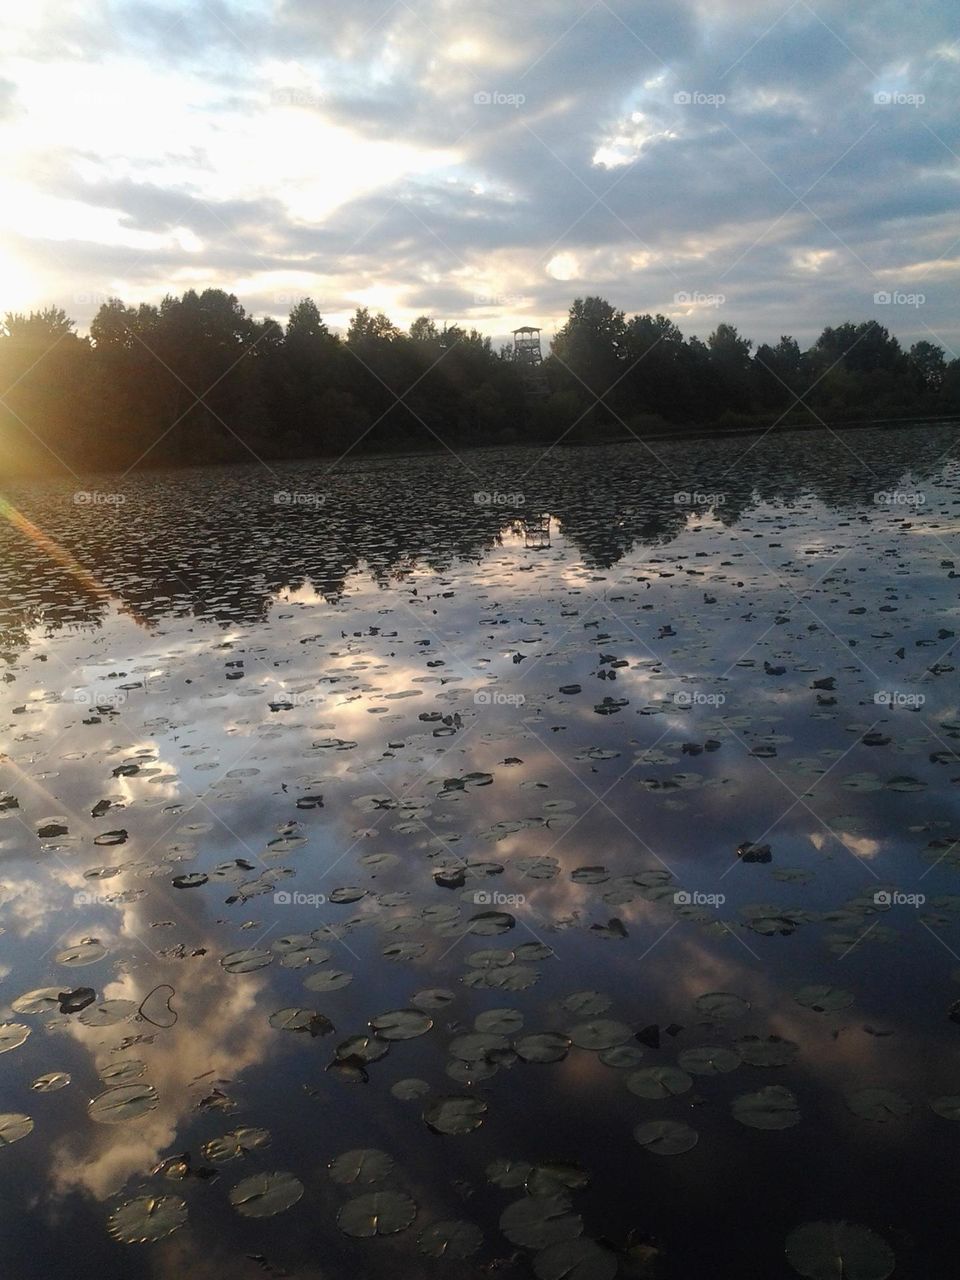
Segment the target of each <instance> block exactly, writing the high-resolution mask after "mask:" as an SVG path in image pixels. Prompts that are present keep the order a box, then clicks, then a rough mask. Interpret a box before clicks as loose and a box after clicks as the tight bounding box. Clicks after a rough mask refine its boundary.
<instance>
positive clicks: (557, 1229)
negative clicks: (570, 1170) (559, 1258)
mask: <svg viewBox="0 0 960 1280" xmlns="http://www.w3.org/2000/svg"><path fill="white" fill-rule="evenodd" d="M500 1230H501V1231H502V1232H503V1234H504V1235H505V1236H506V1237H507V1239H508V1240H509V1241H510V1243H511V1244H517V1245H522V1246H524V1247H525V1248H527V1249H546V1248H547V1247H548V1246H549V1245H552V1244H558V1243H560V1242H561V1241H565V1240H574V1239H576V1237H577V1236H579V1235H580V1234H581V1233H582V1231H583V1222H582V1220H581V1218H580V1215H579V1214H576V1213H571V1212H570V1201H569V1199H568V1198H567V1197H566V1196H564V1195H558V1196H527V1197H525V1198H524V1199H523V1200H516V1201H514V1203H513V1204H511V1205H508V1206H507V1207H506V1209H504V1211H503V1213H502V1214H501V1215H500Z"/></svg>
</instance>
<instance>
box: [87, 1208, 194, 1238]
mask: <svg viewBox="0 0 960 1280" xmlns="http://www.w3.org/2000/svg"><path fill="white" fill-rule="evenodd" d="M186 1220H187V1206H186V1204H185V1203H184V1202H183V1200H181V1199H180V1198H179V1196H138V1197H137V1199H136V1200H128V1201H127V1203H126V1204H124V1205H121V1207H120V1208H119V1209H115V1210H114V1212H113V1213H111V1215H110V1217H109V1219H108V1220H107V1230H108V1231H109V1232H110V1234H111V1235H112V1236H113V1238H114V1239H115V1240H120V1241H121V1242H122V1243H123V1244H149V1243H151V1242H152V1241H154V1240H162V1239H163V1237H164V1236H168V1235H170V1234H171V1232H173V1231H176V1230H177V1228H178V1227H182V1226H183V1224H184V1223H185V1222H186Z"/></svg>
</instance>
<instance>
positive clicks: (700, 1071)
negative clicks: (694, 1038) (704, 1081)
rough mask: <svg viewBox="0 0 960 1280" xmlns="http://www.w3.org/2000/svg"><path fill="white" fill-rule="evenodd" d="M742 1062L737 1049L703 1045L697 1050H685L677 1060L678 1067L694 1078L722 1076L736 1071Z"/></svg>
mask: <svg viewBox="0 0 960 1280" xmlns="http://www.w3.org/2000/svg"><path fill="white" fill-rule="evenodd" d="M742 1061H743V1059H742V1058H741V1057H740V1054H739V1053H737V1051H736V1049H727V1048H724V1047H722V1046H717V1045H702V1046H701V1047H699V1048H696V1049H684V1050H683V1052H682V1053H681V1054H680V1056H679V1057H678V1058H677V1065H678V1066H679V1067H680V1068H681V1069H682V1070H684V1071H686V1072H688V1073H689V1074H690V1075H692V1076H720V1075H726V1074H727V1073H728V1072H730V1071H736V1069H737V1067H739V1066H740V1064H741V1062H742Z"/></svg>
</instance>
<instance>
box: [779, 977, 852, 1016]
mask: <svg viewBox="0 0 960 1280" xmlns="http://www.w3.org/2000/svg"><path fill="white" fill-rule="evenodd" d="M793 998H794V1000H796V1002H797V1004H800V1005H803V1007H804V1009H812V1010H813V1011H814V1013H839V1012H840V1010H841V1009H848V1008H849V1007H850V1005H852V1004H853V1002H854V1000H855V999H856V996H855V995H854V994H853V992H852V991H845V990H844V989H843V987H831V986H821V985H818V984H815V985H813V986H807V987H801V988H800V990H799V991H797V992H795V993H794V997H793Z"/></svg>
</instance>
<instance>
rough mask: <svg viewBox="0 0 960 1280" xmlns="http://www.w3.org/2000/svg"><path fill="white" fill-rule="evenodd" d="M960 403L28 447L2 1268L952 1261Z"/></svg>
mask: <svg viewBox="0 0 960 1280" xmlns="http://www.w3.org/2000/svg"><path fill="white" fill-rule="evenodd" d="M956 439H957V438H956V432H955V428H945V427H938V428H936V429H933V428H929V427H923V426H915V427H911V428H909V429H907V428H903V429H898V430H895V431H893V430H887V431H879V430H857V431H850V432H847V433H845V434H844V435H843V436H842V437H840V436H837V435H834V434H832V433H829V432H817V433H812V432H811V433H796V434H792V435H781V436H768V437H765V438H762V439H761V438H757V437H741V438H736V439H726V440H719V441H713V442H711V441H705V440H699V441H697V440H692V441H676V442H670V443H663V442H656V443H655V444H653V443H652V444H650V445H643V444H640V443H638V444H629V445H616V446H607V447H604V448H597V449H570V450H567V449H552V450H548V451H542V450H533V449H508V450H503V451H476V452H469V453H464V454H462V455H461V456H460V457H454V456H449V455H436V456H429V457H402V458H390V459H385V458H382V459H374V460H369V459H368V460H361V461H357V462H354V461H351V460H346V461H344V462H341V463H340V464H338V465H334V464H331V463H323V462H316V463H310V464H303V463H296V464H279V465H278V464H274V465H272V466H271V467H270V468H267V467H261V466H257V465H256V464H251V465H249V466H245V465H238V466H235V467H226V468H211V469H196V470H188V471H181V472H163V473H148V474H136V475H128V476H125V477H118V476H107V475H98V476H85V477H83V478H82V479H76V478H73V477H66V478H64V479H58V480H46V481H43V482H34V483H20V484H16V485H13V486H8V487H7V488H6V490H5V494H4V498H3V504H2V510H3V514H4V516H5V519H4V520H3V521H0V674H2V683H0V725H2V727H3V744H2V745H3V755H2V757H0V928H2V932H0V974H2V987H0V1022H2V1023H3V1026H2V1027H0V1113H2V1114H0V1148H3V1149H0V1195H2V1211H0V1241H2V1255H0V1256H2V1259H3V1264H4V1270H5V1271H6V1272H8V1273H9V1274H11V1275H14V1274H15V1275H16V1276H17V1277H18V1278H22V1280H33V1278H34V1277H37V1278H39V1277H49V1276H51V1275H56V1276H60V1275H68V1274H69V1275H70V1276H71V1277H79V1278H86V1277H96V1278H97V1280H113V1278H115V1277H116V1278H118V1280H119V1277H125V1278H129V1277H134V1278H137V1280H139V1278H140V1277H151V1278H154V1277H167V1276H174V1275H177V1276H180V1275H184V1274H189V1275H191V1276H192V1277H196V1280H208V1278H209V1280H220V1278H221V1277H231V1280H233V1278H236V1280H246V1278H247V1277H251V1278H253V1277H262V1276H264V1275H267V1276H272V1277H281V1276H291V1277H317V1278H319V1277H328V1278H332V1277H340V1276H356V1277H371V1278H376V1280H379V1278H380V1277H395V1276H398V1275H400V1276H404V1277H416V1278H419V1277H437V1278H438V1280H440V1278H442V1277H450V1280H460V1278H461V1277H475V1276H481V1275H490V1274H495V1275H503V1276H505V1277H514V1276H516V1277H526V1276H531V1275H536V1276H539V1277H541V1278H542V1280H564V1278H566V1277H569V1278H570V1280H604V1278H607V1277H613V1276H615V1275H620V1276H624V1277H628V1276H635V1277H656V1278H661V1280H699V1278H700V1277H704V1278H705V1277H708V1276H709V1277H711V1280H726V1278H727V1277H731V1278H732V1277H743V1276H763V1277H764V1278H765V1280H776V1278H778V1277H782V1278H783V1280H787V1278H788V1277H791V1276H796V1275H798V1274H799V1275H803V1276H810V1277H820V1276H832V1275H839V1274H841V1272H840V1270H838V1269H837V1268H838V1262H837V1260H838V1259H841V1260H842V1262H841V1264H840V1265H842V1274H843V1275H844V1276H845V1277H848V1278H849V1280H858V1278H859V1280H883V1277H885V1276H887V1275H890V1274H895V1275H896V1277H898V1280H899V1278H901V1277H925V1278H927V1280H929V1278H932V1277H941V1276H946V1275H948V1274H952V1271H953V1262H954V1255H955V1250H954V1248H953V1244H952V1242H951V1240H950V1239H949V1238H948V1236H947V1233H946V1232H945V1231H944V1223H950V1222H952V1220H953V1217H954V1205H955V1200H956V1193H957V1190H958V1182H960V1179H958V1174H957V1160H956V1151H957V1145H956V1144H957V1136H958V1132H960V1130H958V1121H960V1053H958V1046H960V1026H958V1022H960V928H958V923H960V874H958V873H960V814H958V804H957V784H958V782H960V707H958V686H957V680H956V670H955V662H956V658H955V647H956V645H957V643H958V639H960V603H958V586H960V543H958V539H957V534H958V530H960V471H958V467H957V464H956V462H955V461H954V453H955V449H956ZM7 1147H10V1148H11V1149H9V1150H7V1149H6V1148H7ZM894 1269H895V1271H894Z"/></svg>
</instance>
